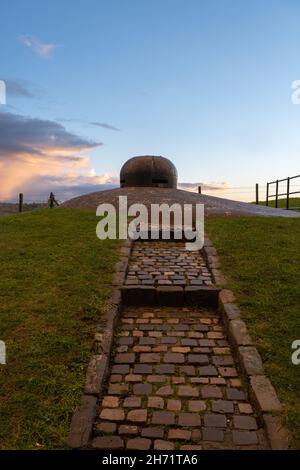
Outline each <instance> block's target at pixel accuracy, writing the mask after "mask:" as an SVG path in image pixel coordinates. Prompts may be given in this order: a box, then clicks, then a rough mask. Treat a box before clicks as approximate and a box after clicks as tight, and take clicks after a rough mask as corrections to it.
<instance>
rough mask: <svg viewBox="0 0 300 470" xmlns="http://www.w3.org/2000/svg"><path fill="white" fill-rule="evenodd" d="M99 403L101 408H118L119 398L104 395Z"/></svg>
mask: <svg viewBox="0 0 300 470" xmlns="http://www.w3.org/2000/svg"><path fill="white" fill-rule="evenodd" d="M101 405H102V407H103V408H118V406H119V398H118V397H113V396H105V397H103V400H102V404H101Z"/></svg>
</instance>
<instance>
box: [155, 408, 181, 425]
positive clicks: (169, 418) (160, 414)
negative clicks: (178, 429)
mask: <svg viewBox="0 0 300 470" xmlns="http://www.w3.org/2000/svg"><path fill="white" fill-rule="evenodd" d="M151 422H152V424H160V425H163V426H169V425H174V424H175V413H173V412H172V411H154V413H153V416H152V420H151Z"/></svg>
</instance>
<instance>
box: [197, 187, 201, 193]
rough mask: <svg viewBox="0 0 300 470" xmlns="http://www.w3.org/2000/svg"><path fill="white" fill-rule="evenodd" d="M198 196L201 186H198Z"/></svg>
mask: <svg viewBox="0 0 300 470" xmlns="http://www.w3.org/2000/svg"><path fill="white" fill-rule="evenodd" d="M198 194H201V186H198Z"/></svg>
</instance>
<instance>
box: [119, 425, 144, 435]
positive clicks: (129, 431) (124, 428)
mask: <svg viewBox="0 0 300 470" xmlns="http://www.w3.org/2000/svg"><path fill="white" fill-rule="evenodd" d="M118 432H119V434H124V435H134V434H138V432H139V428H138V427H137V426H131V425H129V424H121V426H119V431H118Z"/></svg>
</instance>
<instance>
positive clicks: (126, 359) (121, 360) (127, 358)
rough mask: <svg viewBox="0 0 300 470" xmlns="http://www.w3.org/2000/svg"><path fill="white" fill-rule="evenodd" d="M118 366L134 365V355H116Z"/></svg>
mask: <svg viewBox="0 0 300 470" xmlns="http://www.w3.org/2000/svg"><path fill="white" fill-rule="evenodd" d="M114 361H115V363H116V364H133V363H134V362H135V354H134V353H124V354H116V356H115V359H114Z"/></svg>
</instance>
